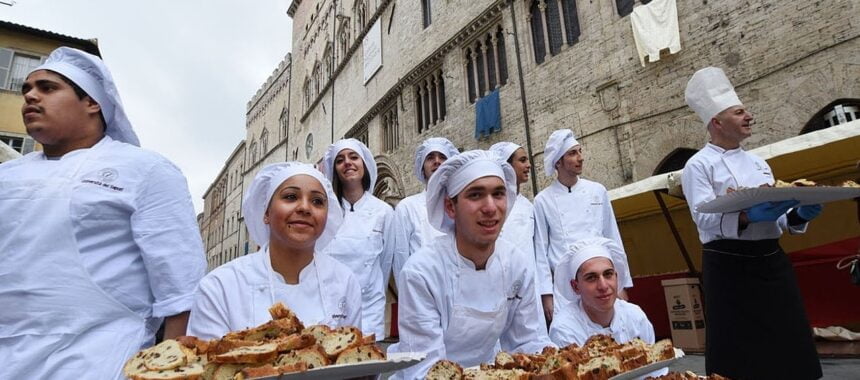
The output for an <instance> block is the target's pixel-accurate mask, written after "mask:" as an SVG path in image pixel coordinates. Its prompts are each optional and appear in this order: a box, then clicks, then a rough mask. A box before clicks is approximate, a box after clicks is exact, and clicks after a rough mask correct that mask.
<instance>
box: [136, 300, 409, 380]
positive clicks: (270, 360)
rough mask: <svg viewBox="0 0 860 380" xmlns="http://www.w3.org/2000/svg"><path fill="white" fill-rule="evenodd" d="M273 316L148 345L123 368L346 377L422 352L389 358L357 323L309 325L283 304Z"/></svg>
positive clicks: (175, 377)
mask: <svg viewBox="0 0 860 380" xmlns="http://www.w3.org/2000/svg"><path fill="white" fill-rule="evenodd" d="M269 313H270V314H271V315H272V320H271V321H269V322H266V323H264V324H262V325H260V326H257V327H253V328H249V329H245V330H242V331H234V332H230V333H227V335H225V336H224V337H222V338H221V339H213V340H203V339H198V338H195V337H192V336H184V337H179V338H177V339H175V340H174V339H168V340H165V341H163V342H161V343H159V344H158V345H155V346H153V347H150V348H147V349H144V350H142V351H140V352H138V353H137V354H135V355H134V356H133V357H131V359H129V360H128V361H127V362H126V363H125V366H124V367H123V373H124V374H125V376H126V377H128V378H129V379H133V380H179V379H190V380H193V379H201V380H242V379H266V380H270V379H271V380H273V379H279V380H281V379H283V380H299V379H312V378H313V379H321V378H324V379H345V378H352V377H360V376H370V375H376V374H380V373H384V372H390V371H396V370H399V369H403V368H407V367H410V366H412V365H415V364H417V363H418V362H420V361H421V360H423V359H424V357H425V355H424V354H423V353H398V354H396V355H394V354H392V355H390V356H387V355H386V354H385V352H384V351H383V350H382V349H380V348H379V346H377V345H376V344H375V337H374V336H373V335H370V336H364V335H362V333H361V330H359V329H358V328H355V327H339V328H334V329H333V328H330V327H328V326H325V325H314V326H308V327H305V326H304V325H303V324H302V322H301V321H299V319H298V317H296V315H295V313H293V312H292V311H291V310H289V309H287V308H286V307H285V306H284V305H283V304H282V303H277V304H275V305H274V306H272V307H271V308H270V309H269Z"/></svg>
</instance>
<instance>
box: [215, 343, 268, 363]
mask: <svg viewBox="0 0 860 380" xmlns="http://www.w3.org/2000/svg"><path fill="white" fill-rule="evenodd" d="M277 357H278V345H277V344H276V343H266V344H261V345H259V346H247V347H239V348H237V349H235V350H232V351H229V352H226V353H223V354H221V355H215V357H213V358H212V361H213V362H215V363H227V364H230V363H247V364H256V363H268V362H273V361H274V360H275V359H276V358H277Z"/></svg>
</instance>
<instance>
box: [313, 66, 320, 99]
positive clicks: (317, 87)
mask: <svg viewBox="0 0 860 380" xmlns="http://www.w3.org/2000/svg"><path fill="white" fill-rule="evenodd" d="M320 73H321V71H320V63H319V61H317V63H316V64H314V71H313V74H312V75H313V82H314V99H316V97H317V96H319V94H320V87H322V86H321V85H320V82H321V80H320V79H321V78H320Z"/></svg>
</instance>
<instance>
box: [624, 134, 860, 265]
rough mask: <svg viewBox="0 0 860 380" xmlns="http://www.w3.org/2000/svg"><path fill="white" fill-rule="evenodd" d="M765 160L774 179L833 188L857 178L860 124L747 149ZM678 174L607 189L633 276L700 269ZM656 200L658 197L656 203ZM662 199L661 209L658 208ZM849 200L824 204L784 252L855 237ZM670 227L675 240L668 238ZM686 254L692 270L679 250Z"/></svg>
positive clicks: (859, 230) (786, 243)
mask: <svg viewBox="0 0 860 380" xmlns="http://www.w3.org/2000/svg"><path fill="white" fill-rule="evenodd" d="M750 152H751V153H753V154H757V155H759V156H760V157H762V158H763V159H765V160H766V161H767V162H768V164H769V165H770V166H771V168H772V169H773V172H774V175H775V177H776V178H778V179H783V180H794V179H798V178H807V179H811V180H813V181H816V182H819V183H823V184H834V185H838V184H840V183H841V182H842V181H844V180H846V179H853V178H857V177H860V172H858V171H857V162H858V160H860V121H853V122H850V123H846V124H842V125H839V126H835V127H831V128H827V129H823V130H819V131H815V132H812V133H808V134H805V135H800V136H796V137H792V138H789V139H785V140H783V141H780V142H777V143H774V144H770V145H766V146H762V147H759V148H756V149H754V150H751V151H750ZM682 175H683V172H682V171H681V170H679V171H676V172H672V173H666V174H660V175H655V176H652V177H648V178H646V179H643V180H641V181H637V182H634V183H631V184H628V185H625V186H622V187H619V188H616V189H613V190H611V191H609V197H610V199H611V201H612V207H613V209H614V211H615V216H616V219H617V220H618V225H619V229H620V230H621V235H622V238H623V240H624V245H625V249H626V250H627V254H628V259H629V260H630V266H631V270H632V271H633V274H634V275H636V276H647V275H654V274H660V273H670V272H681V271H691V269H693V271H695V268H701V267H700V263H701V255H700V251H701V244H700V243H699V239H698V233H697V231H696V228H695V224H694V223H693V221H692V219H691V218H690V213H689V210H688V209H687V204H686V202H685V201H684V200H683V199H682V198H680V197H675V196H671V195H669V194H670V193H671V194H678V195H680V194H681V191H680V188H679V186H680V182H681V181H680V178H681V176H682ZM658 196H659V199H658ZM660 200H663V202H664V205H665V207H661V205H660ZM854 212H855V211H854V206H853V205H852V203H851V201H843V202H836V203H832V204H828V205H827V206H826V207H825V212H824V214H823V215H822V217H821V218H820V219H821V220H818V221H816V223H815V224H816V226H822V225H824V226H826V227H823V228H822V227H817V228H812V229H811V230H810V231H809V232H807V234H805V235H802V236H800V237H798V236H790V237H788V236H787V237H785V238H784V239H783V246H784V247H785V248H786V251H787V252H793V251H796V250H800V249H806V248H809V247H814V246H818V245H822V244H828V243H831V242H834V241H840V240H844V239H848V238H851V237H856V236H857V235H858V234H860V228H858V226H857V218H856V215H855V214H854ZM671 224H674V227H675V228H674V229H675V231H676V234H675V235H677V238H676V237H675V236H673V231H672V228H671ZM684 249H685V250H687V251H688V252H689V255H690V256H691V261H692V264H693V265H692V266H693V268H690V265H689V263H688V261H687V260H685V258H684V255H683V254H682V250H684Z"/></svg>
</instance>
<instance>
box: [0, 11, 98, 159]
mask: <svg viewBox="0 0 860 380" xmlns="http://www.w3.org/2000/svg"><path fill="white" fill-rule="evenodd" d="M60 46H70V47H74V48H78V49H81V50H84V51H86V52H89V53H92V54H95V55H98V56H101V53H100V52H99V47H98V43H97V42H96V40H95V39H90V40H87V39H81V38H76V37H70V36H66V35H63V34H59V33H54V32H50V31H47V30H41V29H36V28H31V27H28V26H24V25H19V24H15V23H11V22H7V21H0V143H3V144H6V145H8V146H9V147H11V148H12V149H14V150H15V151H16V152H18V153H20V154H27V153H29V152H32V151H34V150H41V146H40V145H39V144H38V143H36V142H35V141H34V140H33V139H31V138H30V137H29V136H27V131H26V129H25V128H24V123H23V121H22V120H21V104H23V103H24V97H23V96H22V95H21V83H22V82H23V81H24V79H25V77H26V75H27V73H28V72H30V70H32V69H33V68H35V67H37V66H39V65H40V64H41V63H42V62H44V61H45V59H46V58H47V57H48V55H49V54H50V53H51V51H53V50H54V49H56V48H58V47H60Z"/></svg>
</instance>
